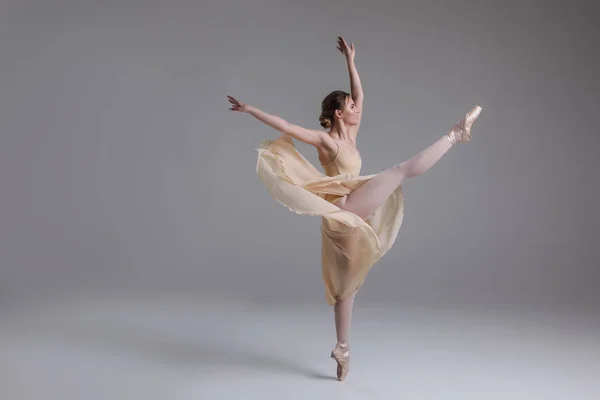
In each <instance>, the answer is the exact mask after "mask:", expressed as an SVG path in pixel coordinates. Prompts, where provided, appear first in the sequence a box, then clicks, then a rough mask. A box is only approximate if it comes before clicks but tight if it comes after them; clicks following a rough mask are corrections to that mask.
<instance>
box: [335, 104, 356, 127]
mask: <svg viewBox="0 0 600 400" xmlns="http://www.w3.org/2000/svg"><path fill="white" fill-rule="evenodd" d="M336 114H337V115H338V118H339V119H340V120H341V121H342V122H343V123H344V124H345V125H350V126H351V125H357V124H358V122H359V114H360V111H359V110H358V108H357V107H356V104H354V100H352V98H351V97H348V98H346V104H344V108H342V109H341V110H337V111H336Z"/></svg>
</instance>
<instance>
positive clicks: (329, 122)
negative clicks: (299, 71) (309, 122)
mask: <svg viewBox="0 0 600 400" xmlns="http://www.w3.org/2000/svg"><path fill="white" fill-rule="evenodd" d="M358 114H359V110H358V109H357V108H356V106H355V105H354V101H353V100H352V96H350V93H346V92H344V91H342V90H336V91H334V92H331V93H329V94H328V95H327V96H325V98H324V99H323V102H322V103H321V116H320V117H319V122H320V123H321V126H322V127H323V128H325V129H329V128H331V129H333V128H334V127H335V126H336V125H339V124H344V125H356V124H358V122H359V121H358Z"/></svg>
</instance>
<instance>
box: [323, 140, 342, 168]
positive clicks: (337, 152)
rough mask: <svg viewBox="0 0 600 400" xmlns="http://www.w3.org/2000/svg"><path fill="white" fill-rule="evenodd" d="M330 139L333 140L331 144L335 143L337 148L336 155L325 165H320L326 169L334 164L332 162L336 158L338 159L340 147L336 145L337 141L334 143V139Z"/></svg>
mask: <svg viewBox="0 0 600 400" xmlns="http://www.w3.org/2000/svg"><path fill="white" fill-rule="evenodd" d="M331 139H332V140H333V142H334V143H335V145H336V146H337V151H336V153H335V156H334V157H333V158H332V159H331V161H329V162H328V163H327V164H321V165H322V166H323V167H326V166H328V165H329V164H331V163H333V162H334V161H335V160H336V159H337V157H338V154H340V145H339V144H338V142H337V141H336V140H335V139H334V138H331Z"/></svg>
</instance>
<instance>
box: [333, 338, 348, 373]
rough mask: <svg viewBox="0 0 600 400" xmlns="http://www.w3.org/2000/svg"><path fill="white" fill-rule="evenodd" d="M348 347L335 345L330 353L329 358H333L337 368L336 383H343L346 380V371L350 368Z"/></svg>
mask: <svg viewBox="0 0 600 400" xmlns="http://www.w3.org/2000/svg"><path fill="white" fill-rule="evenodd" d="M349 351H350V350H349V348H348V346H346V347H342V346H340V344H339V343H338V344H336V345H335V347H334V348H333V350H332V351H331V358H333V359H334V360H335V361H336V362H337V364H338V366H337V378H338V381H343V380H344V379H346V375H347V374H348V370H349V367H350V354H349Z"/></svg>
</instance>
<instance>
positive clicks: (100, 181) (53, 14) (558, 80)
mask: <svg viewBox="0 0 600 400" xmlns="http://www.w3.org/2000/svg"><path fill="white" fill-rule="evenodd" d="M598 11H599V10H598V6H597V5H594V3H593V2H569V3H567V2H559V1H544V2H542V1H528V2H512V1H504V2H497V1H496V2H494V1H467V0H464V1H453V2H433V1H419V2H417V1H405V2H395V1H370V2H364V1H363V2H359V1H343V2H342V1H325V2H323V1H314V0H308V1H302V2H291V1H276V0H253V1H232V0H219V1H212V0H210V1H202V2H195V1H185V0H171V1H168V2H167V1H158V0H156V1H145V2H142V1H132V0H123V1H118V2H117V1H113V2H111V1H108V2H98V1H90V0H78V1H74V0H52V1H41V0H25V1H11V0H5V1H3V2H2V3H1V6H0V21H1V23H0V37H1V39H0V54H1V57H0V88H1V90H0V137H1V142H0V187H1V193H2V197H1V201H0V221H1V223H0V304H1V305H3V306H6V307H9V306H11V305H16V304H23V303H24V302H30V301H35V302H38V301H47V300H50V299H54V298H59V297H64V296H71V295H77V296H80V295H85V294H89V293H98V292H100V293H104V292H107V293H108V292H123V293H158V292H178V293H192V294H196V295H200V296H206V298H207V299H212V300H215V301H218V300H222V301H226V300H231V299H241V300H245V301H249V302H252V303H261V304H262V303H271V304H284V303H285V304H298V303H315V304H323V305H324V304H325V297H324V293H323V287H322V283H321V272H320V253H319V252H320V238H319V229H318V226H319V221H318V219H316V218H313V217H298V216H296V215H294V214H292V213H290V212H289V211H288V210H287V209H285V208H284V207H282V206H280V205H279V204H277V203H276V202H275V201H273V200H272V199H271V198H270V197H269V195H268V193H267V191H266V190H265V188H264V187H263V186H262V184H261V183H260V181H259V180H258V178H257V177H256V175H255V170H254V168H255V162H256V153H255V151H254V150H255V147H256V146H257V145H258V143H259V142H260V141H261V140H263V139H266V138H273V137H275V136H277V135H278V133H277V132H276V131H274V130H272V129H271V128H268V127H266V126H264V125H261V124H260V123H259V122H258V121H255V120H253V119H252V117H250V116H248V115H243V114H237V113H231V112H229V111H228V103H227V100H226V97H225V96H226V94H231V95H234V96H236V97H238V98H239V99H240V100H242V101H245V102H248V103H250V104H252V105H254V106H257V107H259V108H261V109H263V110H265V111H267V112H270V113H274V114H277V115H280V116H282V117H284V118H286V119H288V120H289V121H292V122H294V123H297V124H300V125H303V126H306V127H310V128H317V127H318V115H319V112H320V110H319V106H320V101H321V99H322V98H323V97H324V96H325V95H326V94H327V93H329V92H330V91H332V90H335V89H345V90H349V81H348V74H347V70H346V66H345V62H344V58H343V56H342V55H341V54H339V53H337V51H336V48H335V46H336V43H335V40H336V37H337V36H339V35H342V36H344V37H345V38H346V39H347V40H348V41H349V42H355V43H356V49H357V50H356V51H357V56H356V64H357V67H358V70H359V72H360V74H361V78H362V81H363V84H364V90H365V94H366V101H365V108H364V117H363V125H362V128H361V132H360V135H359V147H360V150H361V153H362V155H363V158H364V163H363V165H364V167H363V172H364V173H365V174H370V173H375V172H378V171H380V170H382V169H384V168H386V167H388V166H390V165H393V164H396V163H399V162H401V161H403V160H404V159H407V158H408V157H410V156H412V155H413V154H415V153H417V152H418V151H420V150H422V149H423V148H425V147H426V146H428V145H429V144H430V143H433V141H435V140H436V139H437V138H438V137H439V136H440V135H442V134H443V133H444V132H446V130H447V129H448V128H449V127H451V126H452V125H453V124H454V123H455V122H456V121H457V120H458V119H459V118H460V117H461V116H462V115H463V114H464V113H465V112H467V111H468V110H469V109H470V108H471V107H472V106H474V105H475V104H480V105H482V106H483V114H482V116H481V118H480V120H479V121H478V122H477V124H476V126H475V129H474V132H473V134H474V140H473V141H472V142H471V143H469V144H467V145H460V146H457V147H456V148H455V149H453V150H452V151H451V152H449V153H448V155H447V156H445V157H444V159H443V160H442V161H441V162H440V163H439V165H437V166H436V167H435V168H434V169H432V170H431V171H429V172H427V173H426V174H425V175H423V176H421V177H419V178H416V179H414V180H411V181H409V182H407V183H406V184H405V186H404V190H405V196H406V199H405V201H406V203H405V206H406V209H405V220H404V225H403V228H402V230H401V232H400V234H399V236H398V239H397V243H396V245H395V246H394V248H393V249H392V250H391V251H390V253H388V255H386V256H385V257H384V259H382V260H381V261H380V263H378V264H377V265H376V267H375V268H374V269H373V271H372V272H371V274H370V275H369V277H368V278H367V282H366V285H365V286H364V289H363V290H362V291H361V294H360V298H359V299H360V300H358V301H360V302H361V303H360V304H375V303H387V304H395V303H398V304H400V303H403V304H420V305H423V304H437V305H443V304H453V305H459V306H461V305H464V306H467V305H469V306H474V305H475V306H481V307H496V306H509V307H548V308H553V309H555V308H563V307H564V308H585V309H592V310H594V309H597V307H598V305H599V304H600V291H598V285H599V284H600V268H599V267H600V262H599V260H600V257H599V254H598V243H599V241H598V238H599V236H598V227H599V222H600V214H599V212H598V204H599V203H600V201H599V200H600V199H599V190H598V171H600V158H599V157H598V154H600V135H599V131H598V124H597V112H598V107H599V106H600V101H599V98H598V92H599V90H600V81H599V80H598V79H597V76H596V75H597V71H598V70H600V60H599V58H598V56H597V55H596V53H597V48H598V45H599V35H598V28H597V23H596V21H595V16H596V15H597V12H598ZM298 147H299V148H300V150H301V151H302V152H303V154H305V155H306V156H307V158H309V159H310V160H311V161H313V162H315V163H317V158H316V154H315V153H314V152H313V151H312V150H311V149H310V148H309V147H308V146H306V145H304V144H299V145H298Z"/></svg>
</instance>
